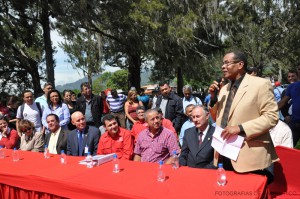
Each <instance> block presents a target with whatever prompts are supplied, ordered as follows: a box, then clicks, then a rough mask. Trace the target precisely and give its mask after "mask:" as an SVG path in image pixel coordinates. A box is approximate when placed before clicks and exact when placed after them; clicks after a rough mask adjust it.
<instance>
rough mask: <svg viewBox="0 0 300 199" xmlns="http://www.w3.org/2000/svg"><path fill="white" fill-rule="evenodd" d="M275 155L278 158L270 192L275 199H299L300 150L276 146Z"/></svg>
mask: <svg viewBox="0 0 300 199" xmlns="http://www.w3.org/2000/svg"><path fill="white" fill-rule="evenodd" d="M276 153H277V155H278V156H279V158H280V161H279V162H276V163H275V165H274V174H275V176H274V182H273V183H272V184H270V186H269V187H270V192H271V195H272V197H273V198H276V199H299V198H300V180H299V177H300V165H299V163H300V150H296V149H290V148H287V147H282V146H277V147H276Z"/></svg>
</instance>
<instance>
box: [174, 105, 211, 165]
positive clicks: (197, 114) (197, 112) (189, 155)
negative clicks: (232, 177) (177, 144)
mask: <svg viewBox="0 0 300 199" xmlns="http://www.w3.org/2000/svg"><path fill="white" fill-rule="evenodd" d="M208 118H209V113H208V111H206V110H205V109H204V107H202V106H195V108H194V109H193V111H192V119H193V122H194V124H195V126H194V127H192V128H189V129H187V130H186V131H185V134H184V136H183V144H182V149H181V154H180V157H179V164H180V165H181V166H189V167H196V168H215V167H214V166H213V158H214V149H213V148H212V146H211V141H212V135H213V133H214V131H215V127H213V126H211V125H209V124H208Z"/></svg>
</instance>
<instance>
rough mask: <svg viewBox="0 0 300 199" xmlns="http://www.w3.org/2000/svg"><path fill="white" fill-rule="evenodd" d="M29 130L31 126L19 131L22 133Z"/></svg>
mask: <svg viewBox="0 0 300 199" xmlns="http://www.w3.org/2000/svg"><path fill="white" fill-rule="evenodd" d="M30 130H32V128H31V127H28V128H27V129H23V130H21V132H22V133H26V132H28V131H30Z"/></svg>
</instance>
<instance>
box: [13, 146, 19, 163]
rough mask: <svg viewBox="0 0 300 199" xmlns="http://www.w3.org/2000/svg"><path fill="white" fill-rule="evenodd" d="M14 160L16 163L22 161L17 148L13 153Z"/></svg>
mask: <svg viewBox="0 0 300 199" xmlns="http://www.w3.org/2000/svg"><path fill="white" fill-rule="evenodd" d="M12 158H13V161H14V162H16V161H19V160H20V156H19V151H18V150H17V148H14V151H13V152H12Z"/></svg>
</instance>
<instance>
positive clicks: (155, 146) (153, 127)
mask: <svg viewBox="0 0 300 199" xmlns="http://www.w3.org/2000/svg"><path fill="white" fill-rule="evenodd" d="M145 120H146V122H147V123H148V128H147V129H145V130H143V131H142V132H141V133H140V134H139V136H138V138H137V141H136V145H135V148H134V154H135V156H134V161H142V162H159V161H161V160H162V161H165V163H166V164H171V162H172V161H173V159H172V158H170V156H171V155H172V153H173V151H176V152H178V149H179V147H178V143H177V140H176V136H175V135H174V133H173V132H172V131H171V130H169V129H167V128H165V127H163V126H162V124H161V123H162V121H161V120H162V119H161V115H160V114H159V113H158V112H157V110H153V109H150V110H147V111H146V113H145Z"/></svg>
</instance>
